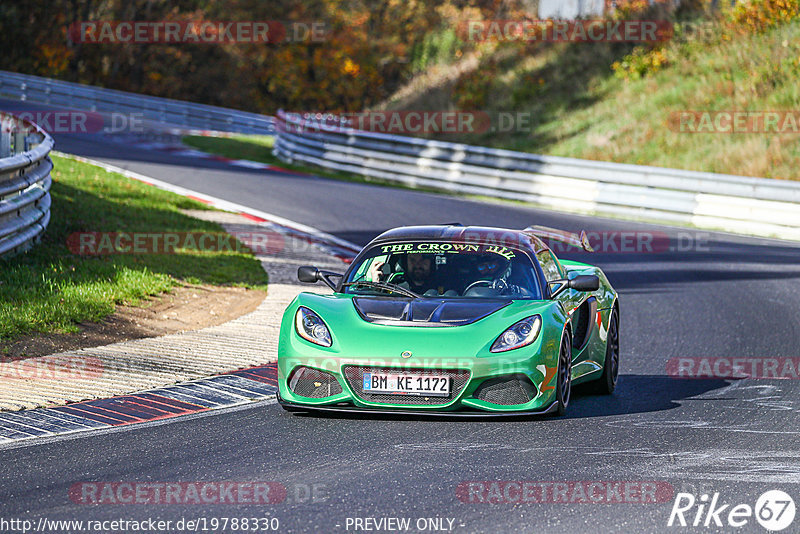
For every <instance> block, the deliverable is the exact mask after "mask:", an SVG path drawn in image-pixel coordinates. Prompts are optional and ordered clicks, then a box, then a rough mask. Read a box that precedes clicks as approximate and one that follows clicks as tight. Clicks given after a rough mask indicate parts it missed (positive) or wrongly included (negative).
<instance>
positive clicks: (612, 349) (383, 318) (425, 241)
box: [278, 224, 619, 416]
mask: <svg viewBox="0 0 800 534" xmlns="http://www.w3.org/2000/svg"><path fill="white" fill-rule="evenodd" d="M553 241H557V242H559V243H567V244H569V245H571V246H575V247H580V248H582V249H584V250H587V251H591V247H590V245H589V243H588V240H587V239H586V234H585V233H583V232H582V233H581V234H580V235H575V234H569V233H566V232H561V231H559V230H553V229H550V228H545V227H540V226H532V227H529V228H526V229H525V230H507V229H501V228H485V227H475V226H462V225H459V224H448V225H438V226H410V227H402V228H396V229H393V230H389V231H387V232H385V233H383V234H381V235H380V236H378V237H377V238H375V239H374V240H373V241H372V242H371V243H369V244H368V245H367V246H366V247H364V249H363V250H362V251H361V252H360V253H359V254H358V255H357V256H356V257H355V259H353V261H352V262H351V264H350V266H349V268H348V269H347V272H345V273H344V274H339V273H332V272H329V271H321V270H319V269H317V268H315V267H301V268H300V269H299V270H298V278H299V279H300V281H301V282H306V283H315V282H319V281H322V282H324V283H325V284H326V285H327V286H329V287H330V289H331V290H332V291H333V292H332V293H330V292H328V293H327V294H315V293H305V292H304V293H300V294H299V295H298V296H297V297H296V298H295V299H294V300H293V301H292V302H291V304H289V307H288V308H287V309H286V312H285V313H284V315H283V320H282V323H281V331H280V340H279V346H278V385H279V391H278V401H279V402H280V404H281V405H282V406H283V407H284V408H285V409H287V410H290V411H298V410H300V411H307V410H329V411H341V410H348V411H360V412H373V413H377V412H381V413H385V412H393V413H416V414H419V413H425V414H447V415H484V416H486V415H520V414H550V413H554V414H558V415H563V414H564V412H565V410H566V409H567V406H568V404H569V400H570V393H571V388H572V385H573V384H577V383H580V382H589V381H592V382H594V384H595V386H596V389H597V390H598V391H599V392H602V393H611V392H613V391H614V388H615V386H616V383H617V376H618V372H619V303H618V300H617V293H616V292H615V291H614V289H613V288H612V287H611V285H610V284H609V282H608V280H607V279H606V277H605V275H604V274H603V272H602V271H601V270H600V269H599V268H597V267H594V266H592V265H587V264H584V263H578V262H574V261H562V260H559V259H558V258H557V257H556V255H555V254H554V253H553V252H552V250H551V249H550V247H548V245H547V243H549V242H553Z"/></svg>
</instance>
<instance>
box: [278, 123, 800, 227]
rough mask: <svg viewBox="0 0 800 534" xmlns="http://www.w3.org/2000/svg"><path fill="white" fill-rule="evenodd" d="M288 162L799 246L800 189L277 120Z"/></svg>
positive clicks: (745, 179) (742, 178) (793, 185)
mask: <svg viewBox="0 0 800 534" xmlns="http://www.w3.org/2000/svg"><path fill="white" fill-rule="evenodd" d="M274 153H275V155H276V156H277V157H279V158H280V159H282V160H283V161H286V162H289V163H291V162H294V161H298V162H302V163H306V164H311V165H314V166H318V167H322V168H325V169H331V170H337V171H344V172H349V173H353V174H358V175H361V176H365V177H371V178H379V179H383V180H389V181H392V182H397V183H401V184H405V185H407V186H412V187H418V186H424V187H431V188H435V189H439V190H444V191H450V192H454V193H460V194H472V195H483V196H488V197H494V198H500V199H508V200H518V201H523V202H531V203H535V204H538V205H540V206H543V207H547V208H552V209H557V210H561V211H571V212H579V213H591V214H599V215H604V214H605V215H611V216H615V217H622V218H630V219H636V220H644V221H653V222H663V223H667V224H681V225H684V224H685V225H691V226H695V227H699V228H707V229H715V230H724V231H731V232H736V233H743V234H748V235H759V236H765V237H778V238H783V239H796V240H800V183H798V182H787V181H781V180H771V179H765V178H750V177H745V176H733V175H723V174H714V173H706V172H693V171H683V170H675V169H666V168H660V167H647V166H641V165H627V164H617V163H606V162H599V161H588V160H580V159H573V158H561V157H552V156H540V155H536V154H529V153H524V152H514V151H510V150H498V149H492V148H486V147H480V146H473V145H465V144H458V143H447V142H442V141H433V140H427V139H418V138H413V137H403V136H397V135H388V134H381V133H374V132H365V131H360V130H355V129H352V128H348V127H343V126H340V125H339V124H338V123H335V122H331V121H320V120H318V118H317V117H316V116H314V115H310V116H309V115H298V114H292V113H285V112H283V111H280V112H278V116H277V118H276V140H275V147H274Z"/></svg>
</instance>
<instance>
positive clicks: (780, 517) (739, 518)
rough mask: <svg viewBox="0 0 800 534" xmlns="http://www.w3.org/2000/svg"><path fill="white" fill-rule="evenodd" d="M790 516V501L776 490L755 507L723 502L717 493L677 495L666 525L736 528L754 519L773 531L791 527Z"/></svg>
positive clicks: (793, 508) (792, 508)
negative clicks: (698, 495) (711, 494)
mask: <svg viewBox="0 0 800 534" xmlns="http://www.w3.org/2000/svg"><path fill="white" fill-rule="evenodd" d="M794 515H795V506H794V500H793V499H792V498H791V497H790V496H789V494H788V493H786V492H783V491H780V490H770V491H767V492H765V493H763V494H762V495H761V496H760V497H759V498H758V499H757V500H756V504H755V506H750V505H749V504H736V505H732V504H730V503H725V502H723V501H722V500H721V499H720V496H719V493H714V495H713V496H711V497H710V498H709V495H708V494H703V495H701V496H700V498H697V497H695V496H694V495H693V494H691V493H678V494H677V495H676V496H675V502H674V503H673V505H672V512H671V513H670V514H669V522H668V523H667V526H670V527H672V526H679V527H686V526H693V527H700V526H702V527H711V528H718V527H723V526H728V527H734V528H739V527H744V526H745V525H748V524H750V523H751V521H752V519H753V518H755V520H756V521H757V522H758V523H759V524H760V525H761V526H762V527H764V528H765V529H767V530H770V531H772V532H777V531H780V530H783V529H785V528H786V527H788V526H789V525H791V524H792V522H793V521H794Z"/></svg>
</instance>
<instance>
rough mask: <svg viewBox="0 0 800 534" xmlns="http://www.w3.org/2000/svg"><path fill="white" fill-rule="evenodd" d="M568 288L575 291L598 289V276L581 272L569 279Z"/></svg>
mask: <svg viewBox="0 0 800 534" xmlns="http://www.w3.org/2000/svg"><path fill="white" fill-rule="evenodd" d="M569 288H570V289H574V290H575V291H586V292H588V291H597V290H598V289H600V277H599V276H597V275H594V274H582V275H580V276H576V277H575V278H573V279H572V280H570V281H569Z"/></svg>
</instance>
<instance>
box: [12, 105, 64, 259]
mask: <svg viewBox="0 0 800 534" xmlns="http://www.w3.org/2000/svg"><path fill="white" fill-rule="evenodd" d="M0 125H2V128H0V257H6V256H10V255H13V254H15V253H17V252H20V251H22V250H26V249H28V248H30V247H31V246H33V245H34V244H35V243H36V242H38V241H39V240H40V239H41V237H42V234H43V233H44V231H45V229H46V228H47V224H48V223H49V222H50V184H51V180H50V171H51V170H52V169H53V163H52V161H50V157H49V153H50V150H52V148H53V139H52V138H51V137H50V136H49V135H47V133H45V132H44V131H43V130H41V129H40V128H39V127H38V126H37V125H35V124H33V123H31V122H27V121H20V120H18V119H17V118H15V117H13V116H12V115H8V114H5V113H0Z"/></svg>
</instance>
